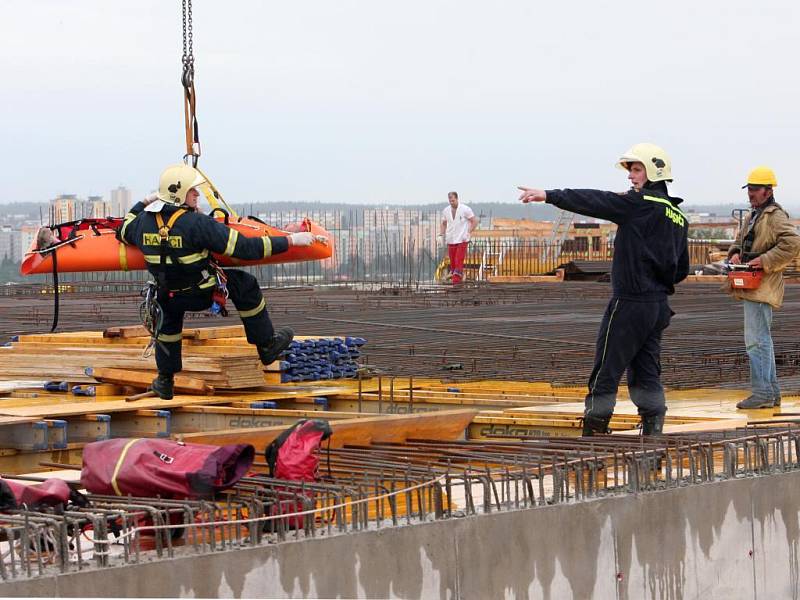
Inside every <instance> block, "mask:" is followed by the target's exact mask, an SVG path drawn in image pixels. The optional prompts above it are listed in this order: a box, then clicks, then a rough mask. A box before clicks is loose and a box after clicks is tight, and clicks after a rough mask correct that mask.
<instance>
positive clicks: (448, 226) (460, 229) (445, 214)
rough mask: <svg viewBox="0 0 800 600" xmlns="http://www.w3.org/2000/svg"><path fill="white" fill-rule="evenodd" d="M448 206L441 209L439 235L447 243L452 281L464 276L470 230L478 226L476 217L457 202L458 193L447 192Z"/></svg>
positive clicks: (458, 280)
mask: <svg viewBox="0 0 800 600" xmlns="http://www.w3.org/2000/svg"><path fill="white" fill-rule="evenodd" d="M447 200H448V202H450V206H448V207H447V208H445V209H444V210H443V211H442V224H441V236H442V238H444V241H445V243H446V244H447V253H448V255H449V256H450V276H451V277H452V281H453V283H461V281H462V279H463V278H464V258H466V256H467V246H468V245H469V237H470V234H471V233H472V231H473V230H474V229H475V228H476V227H477V226H478V217H476V216H475V213H473V212H472V209H471V208H470V207H469V206H467V205H466V204H459V202H458V193H457V192H450V193H449V194H447Z"/></svg>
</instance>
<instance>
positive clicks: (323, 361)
mask: <svg viewBox="0 0 800 600" xmlns="http://www.w3.org/2000/svg"><path fill="white" fill-rule="evenodd" d="M366 342H367V340H365V339H364V338H361V337H350V336H348V337H344V338H341V337H336V338H319V339H304V340H293V341H292V343H291V344H290V345H289V348H288V349H287V350H286V351H285V352H284V353H283V356H282V359H281V362H280V370H281V383H287V382H293V381H317V380H320V379H341V378H353V377H355V376H356V371H357V370H358V363H357V362H356V361H357V359H358V357H359V356H361V347H362V346H363V345H364V344H365V343H366Z"/></svg>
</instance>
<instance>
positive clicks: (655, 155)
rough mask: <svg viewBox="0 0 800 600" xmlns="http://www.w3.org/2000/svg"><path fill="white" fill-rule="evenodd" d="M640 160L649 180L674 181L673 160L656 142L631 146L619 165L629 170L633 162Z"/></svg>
mask: <svg viewBox="0 0 800 600" xmlns="http://www.w3.org/2000/svg"><path fill="white" fill-rule="evenodd" d="M635 162H640V163H642V164H643V165H644V169H645V171H647V179H648V181H652V182H653V183H655V182H656V181H672V160H670V158H669V155H668V154H667V153H666V152H664V149H663V148H661V147H660V146H656V145H655V144H647V143H642V144H636V145H635V146H631V147H630V148H629V149H628V150H627V151H626V152H625V153H624V154H623V155H622V156H620V157H619V160H618V161H617V167H618V168H620V169H625V170H626V171H628V170H629V169H630V167H629V165H630V164H631V163H635Z"/></svg>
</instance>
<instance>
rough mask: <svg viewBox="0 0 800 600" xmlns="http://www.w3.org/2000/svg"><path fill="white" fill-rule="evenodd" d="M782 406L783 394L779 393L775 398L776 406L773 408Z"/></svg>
mask: <svg viewBox="0 0 800 600" xmlns="http://www.w3.org/2000/svg"><path fill="white" fill-rule="evenodd" d="M780 405H781V393H780V392H778V395H777V396H775V404H774V405H773V406H780Z"/></svg>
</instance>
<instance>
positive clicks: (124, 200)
mask: <svg viewBox="0 0 800 600" xmlns="http://www.w3.org/2000/svg"><path fill="white" fill-rule="evenodd" d="M110 197H111V201H110V202H109V211H110V212H109V213H108V214H109V216H112V217H122V216H125V214H126V213H127V212H128V211H129V210H130V209H131V206H133V193H132V192H131V191H130V190H129V189H128V188H126V187H125V186H122V185H121V186H119V187H118V188H115V189H113V190H111V195H110Z"/></svg>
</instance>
